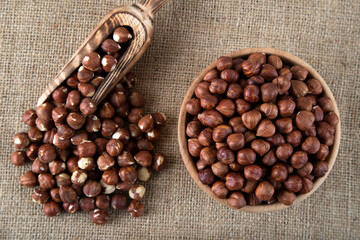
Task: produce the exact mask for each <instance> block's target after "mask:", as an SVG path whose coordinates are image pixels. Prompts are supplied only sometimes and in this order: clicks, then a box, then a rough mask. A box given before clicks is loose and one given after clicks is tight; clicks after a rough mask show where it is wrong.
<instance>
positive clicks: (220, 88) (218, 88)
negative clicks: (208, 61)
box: [209, 69, 233, 95]
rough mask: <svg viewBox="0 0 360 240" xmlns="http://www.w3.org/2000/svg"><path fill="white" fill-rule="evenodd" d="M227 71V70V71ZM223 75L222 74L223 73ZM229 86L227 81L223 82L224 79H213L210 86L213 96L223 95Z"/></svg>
mask: <svg viewBox="0 0 360 240" xmlns="http://www.w3.org/2000/svg"><path fill="white" fill-rule="evenodd" d="M226 71H227V70H226ZM229 71H233V70H230V69H229ZM221 74H222V73H221ZM227 86H228V84H227V82H226V81H224V80H222V79H213V80H212V81H211V83H210V86H209V91H210V92H211V93H212V94H218V95H221V94H223V93H225V92H226V88H227Z"/></svg>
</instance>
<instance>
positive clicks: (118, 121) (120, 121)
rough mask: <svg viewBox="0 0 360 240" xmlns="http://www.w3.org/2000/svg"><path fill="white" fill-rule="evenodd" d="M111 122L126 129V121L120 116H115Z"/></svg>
mask: <svg viewBox="0 0 360 240" xmlns="http://www.w3.org/2000/svg"><path fill="white" fill-rule="evenodd" d="M111 120H113V121H114V123H116V125H117V126H118V127H120V128H122V127H125V121H124V120H123V119H122V118H121V117H120V116H114V117H113V118H112V119H111Z"/></svg>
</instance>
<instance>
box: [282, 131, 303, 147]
mask: <svg viewBox="0 0 360 240" xmlns="http://www.w3.org/2000/svg"><path fill="white" fill-rule="evenodd" d="M286 141H287V142H288V143H290V144H291V145H292V146H293V147H298V146H300V144H301V141H302V134H301V132H300V131H299V130H294V131H292V132H290V133H289V134H287V135H286Z"/></svg>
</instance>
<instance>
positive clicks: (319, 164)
mask: <svg viewBox="0 0 360 240" xmlns="http://www.w3.org/2000/svg"><path fill="white" fill-rule="evenodd" d="M328 170H329V167H328V163H327V162H325V161H316V162H315V163H314V169H313V174H314V175H315V177H319V178H320V177H323V176H325V175H326V173H327V172H328Z"/></svg>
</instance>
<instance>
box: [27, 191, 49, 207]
mask: <svg viewBox="0 0 360 240" xmlns="http://www.w3.org/2000/svg"><path fill="white" fill-rule="evenodd" d="M31 198H32V200H33V201H34V202H36V203H39V204H45V203H46V202H47V201H48V200H49V198H50V194H49V192H48V191H45V190H41V189H36V190H35V191H34V192H33V193H32V194H31Z"/></svg>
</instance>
